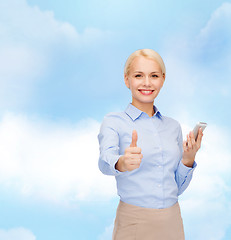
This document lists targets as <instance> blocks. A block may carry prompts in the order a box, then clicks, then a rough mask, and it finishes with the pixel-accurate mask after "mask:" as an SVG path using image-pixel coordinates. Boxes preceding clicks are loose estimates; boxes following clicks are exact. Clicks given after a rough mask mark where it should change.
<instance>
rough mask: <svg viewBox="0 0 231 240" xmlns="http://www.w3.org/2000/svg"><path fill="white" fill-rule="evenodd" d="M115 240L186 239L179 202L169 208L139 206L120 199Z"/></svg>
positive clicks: (114, 234)
mask: <svg viewBox="0 0 231 240" xmlns="http://www.w3.org/2000/svg"><path fill="white" fill-rule="evenodd" d="M112 239H113V240H184V239H185V236H184V227H183V221H182V218H181V212H180V206H179V203H178V202H177V203H176V204H174V205H173V206H171V207H169V208H163V209H152V208H144V207H138V206H135V205H131V204H127V203H125V202H122V201H120V202H119V205H118V208H117V212H116V219H115V222H114V230H113V236H112Z"/></svg>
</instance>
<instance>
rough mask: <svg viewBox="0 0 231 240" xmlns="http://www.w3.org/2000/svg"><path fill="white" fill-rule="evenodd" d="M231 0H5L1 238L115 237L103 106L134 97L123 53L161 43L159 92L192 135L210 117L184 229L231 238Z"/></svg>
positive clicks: (0, 64)
mask: <svg viewBox="0 0 231 240" xmlns="http://www.w3.org/2000/svg"><path fill="white" fill-rule="evenodd" d="M230 26H231V1H222V0H212V1H199V0H189V1H180V0H176V1H170V0H163V1H157V0H143V1H140V0H133V1H132V0H126V1H124V0H123V1H122V0H116V1H115V0H97V1H96V0H86V1H75V0H66V1H56V0H50V1H46V0H7V1H4V0H0V240H51V239H56V240H64V239H65V240H66V239H67V240H76V239H81V240H109V239H110V237H111V232H112V228H113V221H114V218H115V211H116V208H117V204H118V201H119V198H118V196H117V195H116V186H115V180H114V178H113V177H111V176H104V175H103V174H102V173H101V172H100V171H99V170H98V166H97V164H98V163H97V161H98V155H99V146H98V141H97V134H98V131H99V127H100V124H101V122H102V119H103V117H104V115H105V114H106V113H108V112H112V111H123V110H124V109H125V108H126V106H127V104H128V103H129V102H130V101H131V97H130V92H129V90H128V89H127V88H126V87H125V85H124V82H123V66H124V63H125V61H126V58H127V57H128V56H129V55H130V54H131V53H132V52H133V51H135V50H137V49H141V48H152V49H154V50H156V51H157V52H159V53H160V54H161V56H162V57H163V59H164V61H165V63H166V68H167V75H166V81H165V85H164V87H163V89H162V91H161V93H160V95H159V96H158V98H157V99H156V100H155V104H156V105H157V107H158V108H159V110H160V112H161V113H162V114H163V115H167V116H170V117H173V118H175V119H176V120H178V121H179V122H180V124H181V126H182V129H183V134H184V137H185V136H186V133H187V132H188V131H189V130H190V129H192V128H193V127H194V125H195V123H196V122H198V121H205V122H207V123H208V127H207V129H206V130H205V132H204V138H203V144H202V147H201V149H200V151H199V152H198V155H197V159H196V161H197V163H198V166H197V169H196V170H195V172H194V177H193V180H192V182H191V184H190V186H189V188H188V189H187V190H186V192H185V193H184V194H183V195H182V196H180V198H179V202H180V205H181V211H182V216H183V220H184V225H185V233H186V240H195V239H197V240H204V239H206V240H229V239H231V168H230V165H231V150H230V147H229V140H228V139H229V136H230V134H231V126H230V122H231V111H230V102H231V93H230V91H231V79H230V75H231V28H230Z"/></svg>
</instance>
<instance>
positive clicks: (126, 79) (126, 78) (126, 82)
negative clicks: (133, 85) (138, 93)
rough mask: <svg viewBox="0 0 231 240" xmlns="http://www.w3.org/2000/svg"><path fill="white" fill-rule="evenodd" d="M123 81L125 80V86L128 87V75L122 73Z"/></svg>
mask: <svg viewBox="0 0 231 240" xmlns="http://www.w3.org/2000/svg"><path fill="white" fill-rule="evenodd" d="M124 82H125V85H126V86H127V88H130V84H129V80H128V76H127V75H126V74H124Z"/></svg>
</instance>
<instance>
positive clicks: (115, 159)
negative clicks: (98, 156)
mask: <svg viewBox="0 0 231 240" xmlns="http://www.w3.org/2000/svg"><path fill="white" fill-rule="evenodd" d="M121 156H122V155H113V156H111V158H110V163H109V164H110V167H111V170H112V172H114V173H115V174H116V175H120V174H122V173H123V172H120V171H119V170H117V169H116V168H115V165H116V163H117V162H118V160H119V158H120V157H121Z"/></svg>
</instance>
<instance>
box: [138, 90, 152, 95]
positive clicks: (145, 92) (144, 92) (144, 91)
mask: <svg viewBox="0 0 231 240" xmlns="http://www.w3.org/2000/svg"><path fill="white" fill-rule="evenodd" d="M138 91H139V92H140V93H142V94H143V95H151V94H152V93H153V92H154V90H147V89H138Z"/></svg>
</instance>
